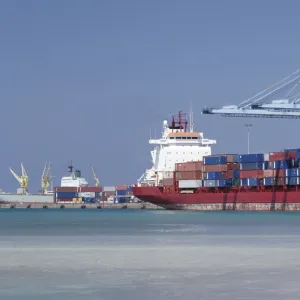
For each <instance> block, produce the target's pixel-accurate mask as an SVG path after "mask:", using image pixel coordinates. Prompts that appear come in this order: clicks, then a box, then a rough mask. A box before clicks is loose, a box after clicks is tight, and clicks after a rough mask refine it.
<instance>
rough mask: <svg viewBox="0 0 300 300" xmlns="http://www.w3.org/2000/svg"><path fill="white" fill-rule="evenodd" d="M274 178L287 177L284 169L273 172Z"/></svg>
mask: <svg viewBox="0 0 300 300" xmlns="http://www.w3.org/2000/svg"><path fill="white" fill-rule="evenodd" d="M273 177H285V170H284V169H276V170H273Z"/></svg>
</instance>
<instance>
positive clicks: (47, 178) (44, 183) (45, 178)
mask: <svg viewBox="0 0 300 300" xmlns="http://www.w3.org/2000/svg"><path fill="white" fill-rule="evenodd" d="M50 170H51V163H47V162H46V163H45V167H44V170H43V174H42V178H41V187H42V193H43V194H47V193H48V188H49V186H50V183H51V175H50Z"/></svg>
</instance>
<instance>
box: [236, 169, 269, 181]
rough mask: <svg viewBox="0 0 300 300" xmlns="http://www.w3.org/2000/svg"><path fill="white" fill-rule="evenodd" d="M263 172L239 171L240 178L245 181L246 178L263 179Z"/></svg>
mask: <svg viewBox="0 0 300 300" xmlns="http://www.w3.org/2000/svg"><path fill="white" fill-rule="evenodd" d="M263 177H264V171H263V170H241V171H240V178H241V179H247V178H263Z"/></svg>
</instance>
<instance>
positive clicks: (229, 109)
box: [202, 69, 300, 119]
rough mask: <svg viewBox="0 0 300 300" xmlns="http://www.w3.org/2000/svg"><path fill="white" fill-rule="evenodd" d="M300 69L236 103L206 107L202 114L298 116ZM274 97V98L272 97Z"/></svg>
mask: <svg viewBox="0 0 300 300" xmlns="http://www.w3.org/2000/svg"><path fill="white" fill-rule="evenodd" d="M299 86H300V69H298V70H297V71H295V72H294V73H292V74H290V75H288V76H286V77H285V78H283V79H282V80H280V81H278V82H277V83H275V84H273V85H271V86H269V87H268V88H266V89H265V90H263V91H261V92H259V93H257V94H256V95H254V96H252V97H250V98H249V99H247V100H245V101H243V102H241V103H240V104H238V105H228V106H223V107H221V108H208V107H205V108H204V109H203V110H202V114H206V115H212V114H219V115H221V116H223V117H254V118H290V119H299V118H300V92H299V91H298V92H297V88H299ZM275 96H276V98H275V99H274V97H275Z"/></svg>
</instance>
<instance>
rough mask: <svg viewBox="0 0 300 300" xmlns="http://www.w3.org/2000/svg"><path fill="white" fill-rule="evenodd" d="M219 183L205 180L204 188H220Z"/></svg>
mask: <svg viewBox="0 0 300 300" xmlns="http://www.w3.org/2000/svg"><path fill="white" fill-rule="evenodd" d="M218 186H219V181H218V180H203V187H206V188H209V187H218Z"/></svg>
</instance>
